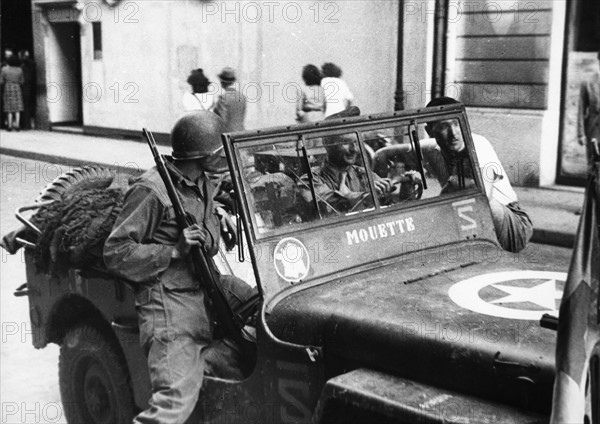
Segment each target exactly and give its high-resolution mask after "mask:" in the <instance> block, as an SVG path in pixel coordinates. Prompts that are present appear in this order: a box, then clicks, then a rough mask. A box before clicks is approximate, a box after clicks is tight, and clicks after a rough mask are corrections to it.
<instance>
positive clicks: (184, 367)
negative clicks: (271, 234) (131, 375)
mask: <svg viewBox="0 0 600 424" xmlns="http://www.w3.org/2000/svg"><path fill="white" fill-rule="evenodd" d="M221 129H222V120H221V119H220V118H219V117H218V116H217V115H215V114H213V113H210V112H194V113H190V114H188V115H185V116H183V117H182V118H181V119H179V120H178V121H177V123H176V124H175V126H174V127H173V130H172V132H171V144H172V147H173V155H172V158H171V160H170V161H169V162H168V168H169V172H170V174H171V178H172V180H173V183H174V184H175V188H176V190H177V191H178V193H179V196H180V198H181V201H182V203H183V206H184V209H185V211H186V212H187V213H188V214H191V215H192V216H194V217H195V218H196V222H197V224H194V225H192V226H190V227H188V228H186V229H185V230H184V231H183V233H180V231H179V229H178V226H177V223H176V219H175V216H174V213H173V207H172V205H171V202H170V200H169V197H168V195H167V192H166V189H165V186H164V183H163V181H162V180H161V177H160V175H159V173H158V171H157V169H156V167H154V168H152V169H150V170H149V171H147V172H146V173H145V174H143V175H142V176H141V177H139V178H138V179H137V180H136V182H135V183H134V184H133V186H132V187H131V188H130V189H129V191H128V192H127V195H126V197H125V203H124V205H123V210H122V212H121V213H120V215H119V217H118V218H117V221H116V223H115V225H114V227H113V231H112V233H111V234H110V236H109V237H108V239H107V240H106V243H105V247H104V260H105V262H106V265H107V267H108V268H109V269H110V270H111V271H112V272H113V273H115V274H117V275H119V276H121V277H124V278H126V279H128V280H129V281H131V282H133V283H136V284H137V287H136V294H135V301H136V311H137V313H138V321H139V327H140V342H141V344H142V348H143V351H144V353H145V354H146V356H147V358H148V368H149V370H150V380H151V383H152V398H151V399H150V405H149V407H148V409H146V410H145V411H142V412H141V413H140V414H139V415H138V416H137V417H136V418H135V419H134V422H139V423H142V422H143V423H181V422H184V421H186V419H187V418H188V417H189V416H190V414H191V413H192V411H193V409H194V406H195V405H196V402H197V399H198V395H199V390H200V388H201V387H202V379H203V375H204V373H205V372H206V373H207V374H208V375H213V376H217V377H223V378H230V379H241V378H242V377H243V375H242V372H241V369H242V368H243V362H244V360H245V359H246V358H243V357H241V354H240V350H239V348H238V347H237V346H236V345H235V344H234V343H233V342H232V341H230V340H229V339H223V340H214V339H213V334H212V325H211V322H212V320H211V311H210V310H208V308H207V299H206V296H205V293H204V292H203V290H202V289H201V288H200V286H199V285H198V282H197V281H196V280H195V279H194V278H193V274H192V272H191V270H190V264H189V258H188V253H189V252H190V249H191V246H192V245H201V246H203V247H204V250H205V251H206V252H207V253H208V254H210V255H214V254H216V252H217V250H218V245H219V238H220V231H219V227H220V220H222V219H224V215H223V211H222V210H220V209H219V211H218V208H217V207H216V204H215V202H214V200H213V199H214V196H215V193H216V187H215V186H214V185H213V183H212V182H211V181H210V180H209V179H208V178H207V175H206V172H211V171H217V170H218V161H219V151H220V150H221V149H222V143H221V139H220V134H221ZM219 214H220V215H221V217H220V216H219ZM221 284H222V288H223V291H224V293H225V294H226V296H228V297H229V296H230V297H231V299H228V300H230V303H231V304H232V307H235V306H236V305H235V302H238V303H239V302H244V301H245V300H246V299H248V298H249V297H250V296H251V295H252V293H253V291H252V289H251V288H250V286H248V285H246V284H245V283H244V282H243V281H241V280H239V279H237V278H235V277H231V276H222V277H221Z"/></svg>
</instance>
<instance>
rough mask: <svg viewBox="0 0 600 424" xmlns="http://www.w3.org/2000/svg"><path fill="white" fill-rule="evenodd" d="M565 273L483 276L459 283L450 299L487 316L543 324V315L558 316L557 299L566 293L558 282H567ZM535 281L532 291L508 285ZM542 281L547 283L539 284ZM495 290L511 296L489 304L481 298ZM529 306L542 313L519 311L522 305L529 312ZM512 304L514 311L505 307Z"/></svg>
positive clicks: (494, 274)
mask: <svg viewBox="0 0 600 424" xmlns="http://www.w3.org/2000/svg"><path fill="white" fill-rule="evenodd" d="M566 279H567V274H566V273H565V272H552V271H531V270H523V271H505V272H495V273H490V274H482V275H478V276H476V277H472V278H469V279H467V280H463V281H459V282H458V283H456V284H454V285H453V286H452V287H450V289H449V290H448V296H449V297H450V299H452V300H453V301H454V303H456V304H457V305H459V306H462V307H463V308H465V309H469V310H471V311H473V312H477V313H480V314H484V315H491V316H495V317H499V318H509V319H521V320H536V321H537V320H539V319H540V318H541V317H542V315H543V314H545V313H549V314H552V315H555V316H558V310H557V305H556V304H557V302H556V300H557V299H560V298H561V297H562V292H561V291H560V290H558V289H557V288H556V285H557V281H566ZM517 280H519V281H526V280H537V281H532V282H531V284H530V285H529V286H528V287H517V286H513V285H508V284H501V283H508V282H510V281H517ZM540 280H546V281H543V282H542V283H539V281H540ZM489 286H492V287H494V288H496V289H498V290H501V291H504V292H505V293H506V294H507V295H506V296H503V297H499V298H496V299H494V300H491V301H486V300H483V299H482V298H481V296H480V295H479V293H480V291H481V290H482V289H484V288H486V287H489ZM527 302H529V304H535V305H538V306H539V307H540V308H541V309H535V310H534V309H519V306H520V304H521V305H523V306H524V308H526V307H527V306H525V305H527ZM506 304H510V307H506V306H504V305H506Z"/></svg>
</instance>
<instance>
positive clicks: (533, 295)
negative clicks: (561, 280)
mask: <svg viewBox="0 0 600 424" xmlns="http://www.w3.org/2000/svg"><path fill="white" fill-rule="evenodd" d="M492 287H495V288H497V289H500V290H502V291H503V292H506V293H508V296H504V297H502V298H500V299H495V300H492V303H520V302H530V303H535V304H536V305H539V306H541V307H542V308H545V309H547V310H549V311H554V310H555V309H556V300H558V299H560V298H562V291H561V290H556V280H548V281H546V282H544V283H542V284H538V285H537V286H533V287H515V286H505V285H502V284H493V285H492Z"/></svg>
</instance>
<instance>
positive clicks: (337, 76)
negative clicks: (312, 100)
mask: <svg viewBox="0 0 600 424" xmlns="http://www.w3.org/2000/svg"><path fill="white" fill-rule="evenodd" d="M321 71H322V74H323V80H322V81H321V86H322V87H323V90H324V91H325V117H327V116H331V115H334V114H336V113H340V112H341V111H343V110H345V109H348V108H349V107H350V106H352V103H353V102H354V96H353V95H352V92H351V91H350V89H349V88H348V85H347V84H346V82H345V81H344V80H342V79H341V78H342V69H341V68H340V67H339V66H337V65H336V64H334V63H331V62H327V63H324V64H323V66H322V67H321Z"/></svg>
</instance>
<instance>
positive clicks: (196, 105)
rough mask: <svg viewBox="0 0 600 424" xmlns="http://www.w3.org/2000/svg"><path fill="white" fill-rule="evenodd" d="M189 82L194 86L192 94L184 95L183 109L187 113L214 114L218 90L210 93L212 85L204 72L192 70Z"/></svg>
mask: <svg viewBox="0 0 600 424" xmlns="http://www.w3.org/2000/svg"><path fill="white" fill-rule="evenodd" d="M187 82H188V84H189V85H191V86H192V92H191V93H185V94H184V95H183V100H182V102H183V109H184V110H185V111H186V112H188V111H193V110H206V111H208V112H213V109H214V108H215V106H216V96H215V94H216V90H211V92H209V90H208V89H209V88H210V84H211V83H210V81H209V79H208V78H206V76H205V75H204V71H202V69H200V68H199V69H194V70H192V72H191V73H190V76H189V77H188V79H187Z"/></svg>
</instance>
